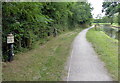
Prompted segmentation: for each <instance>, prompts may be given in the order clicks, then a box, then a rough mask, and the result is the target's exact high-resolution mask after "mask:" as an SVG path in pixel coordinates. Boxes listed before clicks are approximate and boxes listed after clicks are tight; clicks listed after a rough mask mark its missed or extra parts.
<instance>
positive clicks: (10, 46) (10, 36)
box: [7, 33, 14, 62]
mask: <svg viewBox="0 0 120 83" xmlns="http://www.w3.org/2000/svg"><path fill="white" fill-rule="evenodd" d="M13 43H14V36H13V34H12V33H10V34H8V36H7V44H8V49H9V52H8V61H9V62H10V61H12V60H13V56H14V53H13Z"/></svg>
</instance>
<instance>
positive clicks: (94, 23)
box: [92, 23, 111, 25]
mask: <svg viewBox="0 0 120 83" xmlns="http://www.w3.org/2000/svg"><path fill="white" fill-rule="evenodd" d="M92 24H101V25H105V24H111V23H92Z"/></svg>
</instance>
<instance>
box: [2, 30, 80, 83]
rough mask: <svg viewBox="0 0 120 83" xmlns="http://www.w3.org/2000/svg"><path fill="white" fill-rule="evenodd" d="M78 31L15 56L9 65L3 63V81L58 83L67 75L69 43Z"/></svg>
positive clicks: (70, 32)
mask: <svg viewBox="0 0 120 83" xmlns="http://www.w3.org/2000/svg"><path fill="white" fill-rule="evenodd" d="M80 31H81V30H80V29H77V30H74V31H69V32H66V33H63V34H61V35H59V36H57V37H56V38H52V39H51V40H50V41H48V42H47V43H45V44H43V45H42V46H41V45H40V43H37V44H36V45H35V47H34V48H35V49H33V50H31V51H28V52H26V53H21V54H17V55H16V56H15V60H14V61H12V62H11V63H3V80H4V81H46V80H47V81H59V80H62V79H63V78H64V76H65V75H66V74H67V73H66V72H67V71H66V70H65V64H66V62H67V59H68V56H69V55H70V54H69V53H70V49H71V43H72V41H73V39H74V38H75V36H76V35H77V34H78V32H80Z"/></svg>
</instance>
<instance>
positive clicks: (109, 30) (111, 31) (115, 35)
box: [100, 25, 119, 39]
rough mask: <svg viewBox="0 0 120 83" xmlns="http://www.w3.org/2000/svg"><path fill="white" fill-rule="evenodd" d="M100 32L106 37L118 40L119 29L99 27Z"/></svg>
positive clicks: (108, 26)
mask: <svg viewBox="0 0 120 83" xmlns="http://www.w3.org/2000/svg"><path fill="white" fill-rule="evenodd" d="M100 30H102V31H104V32H105V33H106V34H107V35H108V36H110V37H112V38H114V39H118V33H119V29H118V28H115V27H111V26H110V25H100Z"/></svg>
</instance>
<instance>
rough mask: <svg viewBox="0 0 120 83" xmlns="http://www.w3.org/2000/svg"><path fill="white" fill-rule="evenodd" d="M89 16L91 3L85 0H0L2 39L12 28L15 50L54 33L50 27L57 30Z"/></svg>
mask: <svg viewBox="0 0 120 83" xmlns="http://www.w3.org/2000/svg"><path fill="white" fill-rule="evenodd" d="M91 18H92V16H91V7H90V5H89V4H88V3H85V2H79V3H77V2H76V3H75V2H57V3H56V2H44V3H42V2H32V3H30V2H20V3H18V2H9V3H5V2H4V3H3V40H6V36H7V34H8V33H10V32H13V33H14V36H15V47H16V48H15V50H19V48H17V47H23V48H28V47H30V46H32V44H33V43H34V42H35V41H37V40H40V39H43V38H44V39H47V36H52V35H54V29H57V31H58V33H61V32H62V31H65V30H67V29H71V28H73V29H74V28H75V25H79V24H85V23H89V22H90V21H91ZM20 43H21V44H20ZM3 44H6V41H3ZM29 44H30V45H29ZM6 47H7V46H3V48H6ZM20 49H21V48H20Z"/></svg>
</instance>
